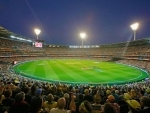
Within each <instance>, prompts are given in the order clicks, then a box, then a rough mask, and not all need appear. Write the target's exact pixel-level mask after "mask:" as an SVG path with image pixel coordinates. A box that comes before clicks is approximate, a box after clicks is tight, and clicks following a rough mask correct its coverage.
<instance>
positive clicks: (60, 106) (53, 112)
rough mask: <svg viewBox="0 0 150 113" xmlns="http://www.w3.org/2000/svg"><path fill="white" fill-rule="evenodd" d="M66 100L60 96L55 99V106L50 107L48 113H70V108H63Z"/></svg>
mask: <svg viewBox="0 0 150 113" xmlns="http://www.w3.org/2000/svg"><path fill="white" fill-rule="evenodd" d="M65 106H66V100H65V98H60V99H59V100H58V101H57V108H52V109H51V110H50V113H71V112H70V110H65V109H64V108H65Z"/></svg>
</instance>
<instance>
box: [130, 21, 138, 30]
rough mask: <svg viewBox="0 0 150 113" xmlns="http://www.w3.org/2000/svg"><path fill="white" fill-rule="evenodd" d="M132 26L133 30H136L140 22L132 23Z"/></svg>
mask: <svg viewBox="0 0 150 113" xmlns="http://www.w3.org/2000/svg"><path fill="white" fill-rule="evenodd" d="M130 27H131V28H132V30H133V31H135V30H137V29H138V27H139V24H138V23H135V24H132V25H131V26H130Z"/></svg>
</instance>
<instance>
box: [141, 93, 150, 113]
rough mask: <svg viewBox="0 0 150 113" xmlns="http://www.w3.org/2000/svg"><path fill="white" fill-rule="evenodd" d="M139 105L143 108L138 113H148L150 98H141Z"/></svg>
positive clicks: (149, 110) (149, 111) (149, 112)
mask: <svg viewBox="0 0 150 113" xmlns="http://www.w3.org/2000/svg"><path fill="white" fill-rule="evenodd" d="M140 104H141V107H142V108H143V109H142V110H141V111H140V113H150V98H148V97H146V96H142V97H141V98H140Z"/></svg>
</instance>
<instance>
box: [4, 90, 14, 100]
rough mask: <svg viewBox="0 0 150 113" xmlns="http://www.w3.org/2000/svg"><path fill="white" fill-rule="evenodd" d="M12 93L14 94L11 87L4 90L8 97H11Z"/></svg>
mask: <svg viewBox="0 0 150 113" xmlns="http://www.w3.org/2000/svg"><path fill="white" fill-rule="evenodd" d="M11 94H12V91H11V90H10V89H7V90H6V91H4V96H5V97H6V98H9V97H10V96H11Z"/></svg>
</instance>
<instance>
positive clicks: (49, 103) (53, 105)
mask: <svg viewBox="0 0 150 113" xmlns="http://www.w3.org/2000/svg"><path fill="white" fill-rule="evenodd" d="M53 100H54V97H53V95H52V94H49V95H48V96H47V101H45V102H44V105H43V107H44V109H45V111H47V112H49V111H50V110H51V109H52V108H56V107H57V102H55V101H53Z"/></svg>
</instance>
